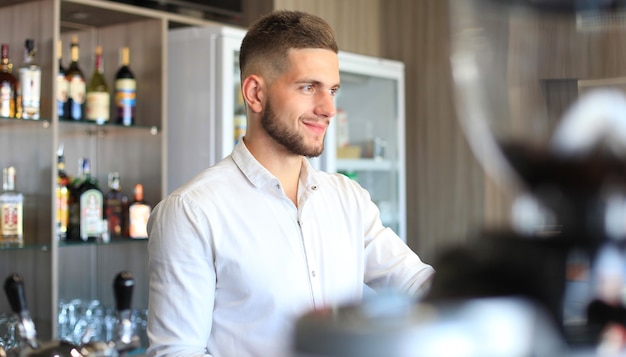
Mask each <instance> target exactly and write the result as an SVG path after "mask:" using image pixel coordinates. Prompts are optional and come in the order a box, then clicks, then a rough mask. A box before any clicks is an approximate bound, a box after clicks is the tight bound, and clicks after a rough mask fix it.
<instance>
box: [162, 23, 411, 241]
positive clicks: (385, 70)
mask: <svg viewBox="0 0 626 357" xmlns="http://www.w3.org/2000/svg"><path fill="white" fill-rule="evenodd" d="M244 36H245V30H243V29H240V28H235V27H230V26H224V25H216V26H205V27H185V28H176V29H171V30H169V31H168V41H167V43H168V56H167V61H168V70H167V74H168V78H167V87H168V92H169V93H168V95H167V98H168V103H167V115H168V121H167V122H168V128H167V130H166V131H165V132H166V133H167V134H166V136H167V138H166V169H165V170H166V171H167V172H166V175H165V180H166V187H167V190H168V192H166V193H167V194H169V193H171V192H172V191H173V190H174V189H176V188H177V187H179V186H181V185H182V184H184V183H185V182H186V181H187V180H189V179H190V178H192V177H193V176H194V175H196V174H197V173H199V172H200V171H202V170H203V169H205V168H207V167H209V166H211V165H213V164H215V163H216V162H217V161H219V160H220V159H222V158H223V157H225V156H228V155H229V154H230V152H231V151H232V149H233V147H234V145H235V143H236V141H237V140H238V138H239V137H240V134H241V133H242V132H243V131H245V127H243V126H244V125H243V124H244V123H245V121H242V120H241V109H240V108H241V105H240V104H241V98H240V96H239V94H238V93H239V88H240V87H239V83H240V73H239V63H238V56H239V46H240V44H241V40H242V39H243V37H244ZM339 70H340V79H341V89H340V90H339V92H338V94H337V96H336V103H335V104H336V107H337V115H336V116H335V118H333V119H332V120H331V126H330V127H329V129H328V132H327V134H326V139H325V150H324V153H323V154H322V155H321V156H320V157H318V158H314V159H311V163H312V164H313V166H314V167H316V168H318V169H320V170H323V171H328V172H337V173H342V174H345V175H347V176H348V177H350V178H352V179H354V180H356V181H357V182H359V183H360V184H361V186H363V187H364V188H365V189H367V190H368V191H369V193H370V195H371V197H372V200H373V201H374V203H376V205H377V206H378V208H379V210H380V215H381V219H382V221H383V223H384V224H385V225H386V226H388V227H390V228H391V229H393V230H394V231H395V232H396V233H397V234H398V235H399V236H400V237H401V238H402V239H403V240H405V241H406V220H407V218H406V173H405V142H404V140H405V137H404V127H405V125H404V123H405V108H404V105H405V98H404V78H405V76H404V64H403V63H402V62H399V61H394V60H389V59H384V58H377V57H372V56H365V55H361V54H356V53H349V52H344V51H340V53H339Z"/></svg>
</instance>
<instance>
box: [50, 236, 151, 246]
mask: <svg viewBox="0 0 626 357" xmlns="http://www.w3.org/2000/svg"><path fill="white" fill-rule="evenodd" d="M147 242H148V239H147V238H141V239H137V238H128V237H121V236H113V237H111V239H110V240H109V241H107V242H104V241H101V240H93V239H92V240H88V241H86V242H85V241H77V240H70V241H68V240H65V241H59V247H77V246H87V245H92V246H109V245H117V244H139V243H147Z"/></svg>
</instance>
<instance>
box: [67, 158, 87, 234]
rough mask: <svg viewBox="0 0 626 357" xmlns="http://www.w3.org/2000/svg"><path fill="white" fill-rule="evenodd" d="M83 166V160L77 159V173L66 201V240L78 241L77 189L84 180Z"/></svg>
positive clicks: (78, 213) (78, 212) (78, 202)
mask: <svg viewBox="0 0 626 357" xmlns="http://www.w3.org/2000/svg"><path fill="white" fill-rule="evenodd" d="M84 166H85V158H82V157H81V158H79V159H78V172H77V173H76V175H75V176H74V177H73V178H72V180H71V182H70V187H69V188H70V199H69V201H68V205H67V206H68V208H69V221H68V225H67V239H68V240H80V200H79V196H78V189H79V187H80V184H81V183H82V182H83V180H84V179H85V174H84V173H83V167H84Z"/></svg>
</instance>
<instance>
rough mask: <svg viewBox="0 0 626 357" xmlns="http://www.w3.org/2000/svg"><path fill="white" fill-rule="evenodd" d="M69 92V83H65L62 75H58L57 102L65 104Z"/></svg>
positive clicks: (65, 79)
mask: <svg viewBox="0 0 626 357" xmlns="http://www.w3.org/2000/svg"><path fill="white" fill-rule="evenodd" d="M69 91H70V82H68V81H67V78H65V76H64V75H59V76H58V77H57V95H56V97H57V102H59V103H65V102H67V97H68V94H69Z"/></svg>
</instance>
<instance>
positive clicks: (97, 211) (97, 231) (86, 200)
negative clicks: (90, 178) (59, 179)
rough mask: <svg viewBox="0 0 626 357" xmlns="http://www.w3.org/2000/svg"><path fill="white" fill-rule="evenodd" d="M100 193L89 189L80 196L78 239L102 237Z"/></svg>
mask: <svg viewBox="0 0 626 357" xmlns="http://www.w3.org/2000/svg"><path fill="white" fill-rule="evenodd" d="M103 213H104V212H102V192H100V191H98V190H96V189H89V190H86V191H85V192H83V194H82V195H81V196H80V238H81V239H82V240H87V239H88V238H89V237H96V238H99V237H100V235H102V228H103V227H102V217H103Z"/></svg>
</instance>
